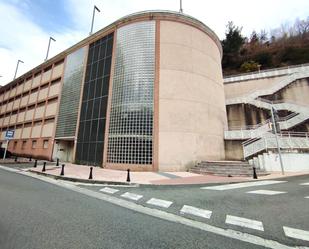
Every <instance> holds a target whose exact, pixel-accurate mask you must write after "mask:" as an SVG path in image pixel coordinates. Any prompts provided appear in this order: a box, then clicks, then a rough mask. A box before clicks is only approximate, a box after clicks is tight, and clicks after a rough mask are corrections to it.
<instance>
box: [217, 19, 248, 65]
mask: <svg viewBox="0 0 309 249" xmlns="http://www.w3.org/2000/svg"><path fill="white" fill-rule="evenodd" d="M226 27H227V30H226V33H225V39H224V40H223V41H222V42H221V43H222V48H223V58H222V66H223V68H225V67H226V66H230V65H233V67H234V68H235V69H236V68H239V63H237V58H238V57H239V52H240V49H241V47H242V45H243V44H244V42H245V38H244V37H243V36H242V35H241V30H242V28H239V27H237V26H235V25H234V24H233V22H228V24H227V26H226Z"/></svg>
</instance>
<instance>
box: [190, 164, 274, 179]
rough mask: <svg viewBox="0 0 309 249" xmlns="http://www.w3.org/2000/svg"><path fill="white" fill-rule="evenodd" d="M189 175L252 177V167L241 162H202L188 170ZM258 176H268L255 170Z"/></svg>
mask: <svg viewBox="0 0 309 249" xmlns="http://www.w3.org/2000/svg"><path fill="white" fill-rule="evenodd" d="M190 172H191V173H196V174H202V175H217V176H246V177H252V176H253V169H252V165H250V164H249V163H248V162H243V161H202V162H200V163H198V164H197V165H195V166H194V167H193V168H191V169H190ZM256 173H257V175H258V176H263V175H268V173H266V172H265V171H263V170H260V169H256Z"/></svg>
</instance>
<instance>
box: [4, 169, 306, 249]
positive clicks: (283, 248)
mask: <svg viewBox="0 0 309 249" xmlns="http://www.w3.org/2000/svg"><path fill="white" fill-rule="evenodd" d="M0 168H2V169H4V170H7V167H3V166H2V167H0ZM17 174H21V175H24V176H27V177H32V178H35V179H37V180H40V181H43V182H46V183H49V184H53V185H56V186H59V187H63V188H66V189H69V190H71V191H74V192H76V193H79V194H83V195H87V196H89V197H92V198H96V199H98V200H102V201H106V202H109V203H112V204H114V205H117V206H119V207H123V208H127V209H130V210H133V211H135V212H139V213H142V214H146V215H149V216H152V217H155V218H159V219H162V220H166V221H169V222H173V223H178V224H182V225H185V226H188V227H192V228H195V229H198V230H201V231H204V232H208V233H213V234H217V235H220V236H223V237H227V238H232V239H236V240H239V241H243V242H247V243H250V244H254V245H258V246H263V247H266V248H272V249H300V247H299V246H288V245H284V244H281V243H279V242H277V241H275V240H269V239H264V238H262V237H259V236H256V235H252V234H249V233H243V232H240V231H236V230H232V229H223V228H220V227H216V226H213V225H209V224H206V223H203V222H199V221H194V220H191V219H187V218H185V217H181V216H178V215H175V214H172V213H168V212H165V211H162V210H158V209H153V208H148V207H145V206H142V205H139V204H136V203H134V202H131V201H126V200H123V199H120V198H117V197H114V196H111V195H106V194H103V193H98V192H96V191H92V190H89V189H85V188H81V187H78V186H76V185H73V184H65V185H64V184H63V183H61V182H59V181H57V180H55V179H52V178H48V177H45V176H41V175H37V174H35V173H31V172H17ZM303 248H304V249H305V248H306V247H303ZM307 248H308V247H307Z"/></svg>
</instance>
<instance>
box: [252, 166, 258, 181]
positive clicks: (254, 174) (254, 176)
mask: <svg viewBox="0 0 309 249" xmlns="http://www.w3.org/2000/svg"><path fill="white" fill-rule="evenodd" d="M253 179H258V177H257V174H256V169H255V167H253Z"/></svg>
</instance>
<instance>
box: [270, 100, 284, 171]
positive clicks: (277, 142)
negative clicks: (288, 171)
mask: <svg viewBox="0 0 309 249" xmlns="http://www.w3.org/2000/svg"><path fill="white" fill-rule="evenodd" d="M275 114H276V117H275ZM271 119H272V123H273V131H274V133H275V138H276V144H277V150H278V155H279V161H280V167H281V173H282V175H284V168H283V162H282V157H281V149H280V145H279V141H278V130H277V123H278V114H277V110H275V108H274V107H273V102H272V103H271ZM278 125H279V123H278ZM278 127H280V126H278Z"/></svg>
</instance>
